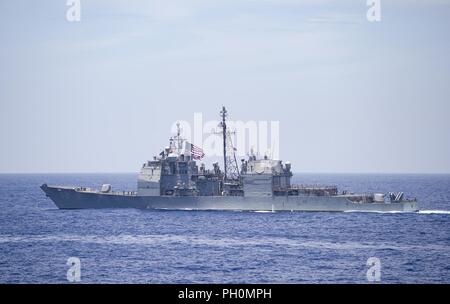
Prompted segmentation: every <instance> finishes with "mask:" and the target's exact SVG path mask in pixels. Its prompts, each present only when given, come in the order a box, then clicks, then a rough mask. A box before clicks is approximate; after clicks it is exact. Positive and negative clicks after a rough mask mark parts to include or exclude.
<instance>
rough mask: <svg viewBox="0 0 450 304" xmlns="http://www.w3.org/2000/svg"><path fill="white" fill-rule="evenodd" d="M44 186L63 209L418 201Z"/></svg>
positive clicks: (386, 208) (336, 206) (393, 208)
mask: <svg viewBox="0 0 450 304" xmlns="http://www.w3.org/2000/svg"><path fill="white" fill-rule="evenodd" d="M41 188H42V190H43V191H44V192H45V194H46V195H47V196H48V197H49V198H50V199H51V200H52V201H53V202H54V203H55V204H56V206H57V207H58V208H60V209H89V208H90V209H100V208H138V209H166V210H235V211H244V210H248V211H330V212H332V211H335V212H339V211H340V212H342V211H367V212H415V211H418V209H419V207H418V203H417V201H400V202H395V203H376V202H374V203H359V202H353V201H351V200H349V199H348V197H346V196H344V195H336V196H313V195H305V196H301V195H300V196H253V197H252V196H250V197H245V196H137V195H135V194H124V193H101V192H89V191H79V190H78V189H77V188H68V187H51V186H47V185H43V186H42V187H41Z"/></svg>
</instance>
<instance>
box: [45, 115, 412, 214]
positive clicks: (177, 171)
mask: <svg viewBox="0 0 450 304" xmlns="http://www.w3.org/2000/svg"><path fill="white" fill-rule="evenodd" d="M220 113H221V122H220V125H219V126H220V128H221V132H220V134H221V136H222V139H223V168H221V167H220V165H219V163H218V162H215V163H213V167H212V168H211V169H206V167H205V165H204V164H203V163H200V165H197V161H199V160H201V159H202V158H203V157H204V153H203V150H202V149H201V148H200V147H197V146H195V145H193V144H192V143H190V142H188V141H186V140H184V139H183V138H182V137H181V135H180V128H179V124H178V125H177V126H178V131H177V134H176V135H175V136H173V137H171V138H170V140H169V146H167V147H165V148H164V149H163V150H162V151H161V153H159V155H158V156H154V157H153V160H150V161H147V162H146V163H144V164H143V166H142V168H141V171H140V173H139V176H138V180H137V191H113V190H112V187H111V185H109V184H104V185H102V186H101V188H100V189H91V188H87V187H81V186H75V187H67V186H51V185H47V184H43V185H42V186H41V189H42V190H43V191H44V192H45V194H46V196H47V197H49V198H50V199H51V200H52V201H53V202H54V203H55V204H56V206H57V207H58V208H60V209H84V208H141V209H166V210H236V211H245V210H248V211H272V212H274V211H363V212H371V211H372V212H415V211H418V210H419V206H418V203H417V200H416V199H406V198H405V195H404V193H403V192H397V193H394V192H389V193H386V194H385V193H364V194H355V193H352V192H348V191H342V192H339V191H338V189H337V187H336V186H320V185H302V184H299V185H297V184H292V183H291V178H292V176H293V173H292V168H291V164H290V163H289V162H286V163H283V162H282V161H281V160H276V159H272V158H270V157H268V156H267V155H265V156H262V157H259V156H257V155H255V154H254V153H253V152H251V153H249V154H248V157H247V158H244V159H241V160H240V166H239V165H238V162H237V157H236V153H235V150H236V149H235V148H234V147H233V146H232V141H231V140H230V131H229V130H228V129H227V121H226V120H227V110H226V109H225V107H222V110H221V112H220Z"/></svg>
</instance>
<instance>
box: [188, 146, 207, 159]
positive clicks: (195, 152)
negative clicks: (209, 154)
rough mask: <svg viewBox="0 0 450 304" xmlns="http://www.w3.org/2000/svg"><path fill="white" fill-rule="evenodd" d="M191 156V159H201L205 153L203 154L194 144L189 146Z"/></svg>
mask: <svg viewBox="0 0 450 304" xmlns="http://www.w3.org/2000/svg"><path fill="white" fill-rule="evenodd" d="M191 155H192V158H193V159H202V158H203V156H205V153H203V149H202V148H199V147H197V146H196V145H194V144H191Z"/></svg>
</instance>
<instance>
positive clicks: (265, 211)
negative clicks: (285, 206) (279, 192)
mask: <svg viewBox="0 0 450 304" xmlns="http://www.w3.org/2000/svg"><path fill="white" fill-rule="evenodd" d="M253 212H256V213H275V211H270V210H256V211H253Z"/></svg>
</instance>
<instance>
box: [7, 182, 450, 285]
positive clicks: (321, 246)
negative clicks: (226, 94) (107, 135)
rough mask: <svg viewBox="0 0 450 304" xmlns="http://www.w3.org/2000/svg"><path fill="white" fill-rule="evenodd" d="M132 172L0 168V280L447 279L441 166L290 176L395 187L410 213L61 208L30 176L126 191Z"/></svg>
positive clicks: (448, 202) (446, 196)
mask: <svg viewBox="0 0 450 304" xmlns="http://www.w3.org/2000/svg"><path fill="white" fill-rule="evenodd" d="M135 179H136V176H135V175H133V174H115V175H107V174H103V175H99V174H97V175H87V174H83V175H0V283H65V282H67V278H66V273H67V270H68V269H69V266H67V265H66V262H67V259H68V258H69V257H78V258H79V259H80V261H81V282H82V283H97V282H98V283H366V282H367V278H366V272H367V270H368V269H369V266H367V265H366V262H367V259H368V258H370V257H376V258H378V259H379V260H380V262H381V282H382V283H383V282H384V283H450V175H325V174H321V175H315V174H306V175H296V176H295V177H294V179H295V182H297V183H308V184H313V183H320V184H335V185H338V186H339V189H340V190H345V189H347V190H354V191H361V192H364V191H374V192H388V191H392V190H402V191H405V192H406V193H408V194H410V195H411V196H413V197H417V198H418V200H419V202H420V206H421V211H420V212H419V213H359V212H349V213H328V212H311V213H308V212H275V213H272V212H266V213H264V212H233V211H220V212H216V211H214V212H213V211H203V212H202V211H151V210H134V209H124V210H119V209H109V210H58V209H56V207H55V206H54V205H53V203H52V202H51V201H50V200H49V199H47V198H46V197H45V195H44V194H43V193H42V192H41V190H40V189H39V185H41V184H42V183H44V182H46V183H48V184H58V185H83V186H88V187H99V186H100V185H101V184H103V183H111V184H112V185H113V187H114V188H115V189H121V190H131V189H135Z"/></svg>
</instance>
